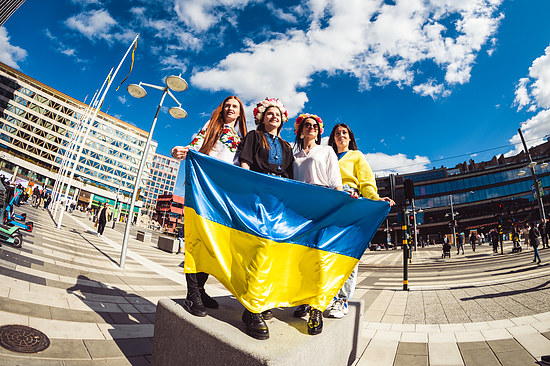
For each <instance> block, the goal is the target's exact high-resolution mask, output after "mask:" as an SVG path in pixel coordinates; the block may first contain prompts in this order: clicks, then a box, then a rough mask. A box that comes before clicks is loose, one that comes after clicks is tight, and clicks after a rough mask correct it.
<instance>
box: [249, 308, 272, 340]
mask: <svg viewBox="0 0 550 366" xmlns="http://www.w3.org/2000/svg"><path fill="white" fill-rule="evenodd" d="M242 319H243V322H245V323H246V334H248V335H249V336H251V337H252V338H256V339H259V340H264V339H268V338H269V329H268V328H267V324H266V323H265V321H264V318H262V314H260V313H251V312H250V311H248V310H245V311H244V313H243V318H242Z"/></svg>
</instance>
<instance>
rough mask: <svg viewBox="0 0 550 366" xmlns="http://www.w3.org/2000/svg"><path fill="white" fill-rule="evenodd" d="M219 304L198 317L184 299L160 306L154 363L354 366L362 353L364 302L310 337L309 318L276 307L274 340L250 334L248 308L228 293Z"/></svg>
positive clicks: (272, 329)
mask: <svg viewBox="0 0 550 366" xmlns="http://www.w3.org/2000/svg"><path fill="white" fill-rule="evenodd" d="M216 300H218V302H219V303H220V308H219V309H216V310H213V309H208V314H209V315H208V316H207V317H205V318H199V317H195V316H193V315H191V314H190V313H188V312H187V311H186V310H184V309H183V307H182V305H181V304H182V303H183V299H177V300H171V299H162V300H160V301H159V303H158V305H157V313H156V318H155V319H156V320H155V332H154V339H153V365H154V366H170V365H289V366H299V365H307V366H310V365H350V364H352V363H353V362H354V361H355V359H356V358H357V357H358V356H359V353H358V352H359V350H360V342H361V335H362V314H363V307H364V302H363V301H362V300H361V301H360V302H351V303H350V311H349V314H348V315H346V316H345V317H344V318H343V319H327V318H325V319H324V329H323V333H321V334H319V335H315V336H310V335H309V334H308V333H307V325H306V320H307V316H306V317H305V318H303V319H297V318H294V317H293V315H292V313H293V310H294V309H290V308H284V309H273V313H274V315H275V317H274V318H273V319H271V320H268V321H267V324H268V326H269V333H270V338H269V339H268V340H265V341H259V340H256V339H254V338H251V337H250V336H248V335H247V334H246V326H245V324H244V323H243V322H242V321H241V315H242V313H243V310H244V308H243V306H242V305H241V304H240V303H239V302H238V301H236V300H235V299H233V298H231V297H229V296H226V297H218V298H216Z"/></svg>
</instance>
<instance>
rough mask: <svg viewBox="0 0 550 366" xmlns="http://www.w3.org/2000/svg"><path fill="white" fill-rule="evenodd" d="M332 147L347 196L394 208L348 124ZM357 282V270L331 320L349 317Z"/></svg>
mask: <svg viewBox="0 0 550 366" xmlns="http://www.w3.org/2000/svg"><path fill="white" fill-rule="evenodd" d="M328 144H329V146H331V147H332V148H333V149H334V151H335V152H336V154H337V156H338V164H339V166H340V173H341V175H342V184H343V189H344V191H345V192H348V193H349V194H351V196H352V197H355V198H358V197H365V198H368V199H371V200H375V201H386V202H388V203H389V204H390V206H393V205H395V202H394V201H393V200H392V199H391V198H389V197H380V196H379V195H378V190H377V188H376V179H375V178H374V174H373V173H372V170H371V168H370V165H369V163H368V162H367V159H365V155H363V153H362V152H361V151H359V150H358V149H357V143H356V142H355V136H354V135H353V132H352V131H351V129H350V128H349V127H348V125H346V124H345V123H339V124H337V125H336V126H334V128H333V129H332V132H331V133H330V137H329V139H328ZM356 279H357V267H355V269H354V270H353V272H352V273H351V275H350V276H349V278H348V279H347V281H346V283H345V284H344V286H343V287H342V288H341V289H340V291H339V292H338V295H337V297H335V298H334V301H333V303H332V304H331V306H330V307H329V309H328V310H329V314H328V316H329V317H331V318H342V317H343V316H344V315H346V314H347V313H348V300H349V299H351V297H352V296H353V292H354V291H355V285H356Z"/></svg>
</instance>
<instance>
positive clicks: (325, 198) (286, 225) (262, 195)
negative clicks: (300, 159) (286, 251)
mask: <svg viewBox="0 0 550 366" xmlns="http://www.w3.org/2000/svg"><path fill="white" fill-rule="evenodd" d="M185 173H186V178H185V179H186V182H185V185H186V189H185V205H186V206H187V207H190V208H193V209H194V210H195V212H197V214H199V215H200V216H202V217H204V218H206V219H208V220H211V221H213V222H216V223H219V224H222V225H225V226H228V227H232V228H234V229H236V230H240V231H243V232H245V233H248V234H252V235H255V236H258V237H261V238H266V239H271V240H273V241H276V242H280V243H293V244H299V245H305V246H307V247H311V248H316V249H320V250H326V251H329V252H332V253H337V254H342V255H346V256H350V257H354V258H357V259H360V257H361V255H362V254H363V253H364V251H365V249H366V248H367V247H368V244H369V243H370V241H371V239H372V237H373V236H374V234H375V233H376V230H377V229H378V227H379V226H380V224H381V223H382V221H383V220H384V219H385V218H386V216H387V214H388V213H389V210H390V207H389V205H388V203H386V202H380V201H371V200H368V199H355V198H351V197H350V196H349V195H348V194H346V193H343V192H339V191H336V190H333V189H328V188H324V187H318V186H313V185H310V184H305V183H302V182H297V181H293V180H289V179H285V178H279V177H274V176H269V175H265V174H260V173H256V172H252V171H249V170H246V169H242V168H239V167H236V166H233V165H230V164H227V163H224V162H222V161H219V160H217V159H214V158H211V157H209V156H207V155H204V154H201V153H198V152H195V151H189V153H188V155H187V160H186V168H185ZM192 187H194V189H193V188H192Z"/></svg>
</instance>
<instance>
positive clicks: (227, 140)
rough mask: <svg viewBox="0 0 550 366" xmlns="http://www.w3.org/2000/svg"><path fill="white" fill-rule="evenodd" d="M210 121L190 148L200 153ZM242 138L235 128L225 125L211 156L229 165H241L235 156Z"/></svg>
mask: <svg viewBox="0 0 550 366" xmlns="http://www.w3.org/2000/svg"><path fill="white" fill-rule="evenodd" d="M209 123H210V121H208V122H206V124H205V125H204V127H203V128H202V129H201V130H200V131H199V133H197V135H196V136H195V138H194V139H193V141H191V143H190V144H189V148H190V149H193V150H195V151H199V150H200V148H201V147H202V144H203V143H204V136H205V135H206V128H207V127H208V124H209ZM241 140H242V137H241V135H240V133H238V132H237V131H236V130H235V129H234V128H233V127H231V126H230V125H224V126H223V129H222V134H221V136H220V139H219V140H218V141H217V142H216V144H214V146H213V147H212V150H211V151H210V154H208V155H210V156H211V157H213V158H216V159H220V160H222V161H225V162H226V163H229V164H235V165H239V162H238V158H237V157H236V156H235V155H236V153H237V149H238V147H239V145H240V144H241Z"/></svg>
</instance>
